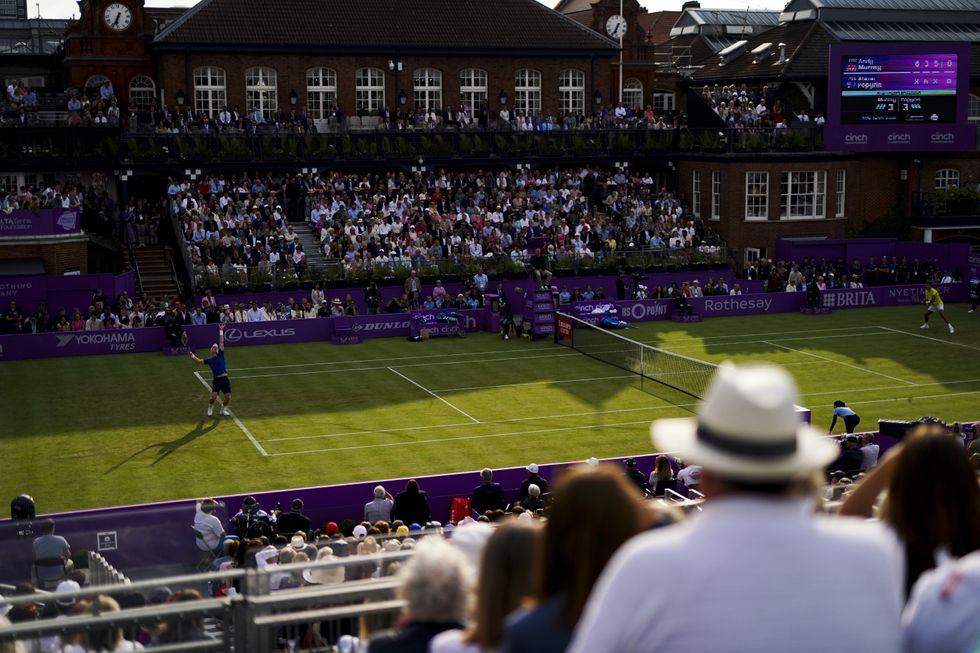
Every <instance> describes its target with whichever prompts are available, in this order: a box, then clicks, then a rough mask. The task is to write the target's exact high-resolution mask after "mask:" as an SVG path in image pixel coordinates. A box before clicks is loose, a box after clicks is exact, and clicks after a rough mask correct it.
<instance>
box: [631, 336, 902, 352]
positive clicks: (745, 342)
mask: <svg viewBox="0 0 980 653" xmlns="http://www.w3.org/2000/svg"><path fill="white" fill-rule="evenodd" d="M887 335H891V334H888V333H880V332H872V333H845V334H843V335H837V336H799V337H796V338H770V339H768V340H740V341H738V342H718V343H710V342H709V343H702V344H701V345H678V346H677V347H670V346H663V347H657V349H663V350H664V351H674V350H678V349H697V348H699V347H702V346H705V345H706V346H708V347H728V346H729V345H754V344H765V343H770V342H791V341H794V340H806V341H810V340H829V339H832V338H864V337H866V336H887ZM643 344H645V345H650V346H652V347H656V345H653V344H652V343H651V342H644V343H643Z"/></svg>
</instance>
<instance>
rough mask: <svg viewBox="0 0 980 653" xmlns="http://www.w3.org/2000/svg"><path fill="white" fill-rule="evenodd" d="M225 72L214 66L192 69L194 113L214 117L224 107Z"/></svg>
mask: <svg viewBox="0 0 980 653" xmlns="http://www.w3.org/2000/svg"><path fill="white" fill-rule="evenodd" d="M227 103H228V101H227V100H226V99H225V71H224V70H223V69H222V68H217V67H215V66H201V67H200V68H195V69H194V111H195V112H197V113H199V114H206V115H208V116H210V117H212V118H213V117H215V116H217V115H218V112H219V111H221V109H223V108H224V107H225V105H226V104H227Z"/></svg>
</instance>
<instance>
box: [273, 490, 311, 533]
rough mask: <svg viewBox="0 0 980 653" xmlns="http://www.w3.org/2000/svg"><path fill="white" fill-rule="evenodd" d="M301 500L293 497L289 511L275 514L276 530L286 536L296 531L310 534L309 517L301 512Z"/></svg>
mask: <svg viewBox="0 0 980 653" xmlns="http://www.w3.org/2000/svg"><path fill="white" fill-rule="evenodd" d="M303 505H304V504H303V500H302V499H299V498H296V499H293V500H292V502H291V503H290V505H289V508H290V510H289V512H281V513H279V515H277V516H276V532H277V533H279V534H280V535H285V536H286V537H292V536H293V535H295V534H296V533H302V534H303V535H305V536H306V537H309V536H310V518H309V517H307V516H306V515H304V514H303Z"/></svg>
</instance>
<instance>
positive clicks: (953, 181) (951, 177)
mask: <svg viewBox="0 0 980 653" xmlns="http://www.w3.org/2000/svg"><path fill="white" fill-rule="evenodd" d="M959 185H960V171H959V170H956V169H954V168H941V169H939V170H937V171H936V190H949V189H950V188H956V187H957V186H959Z"/></svg>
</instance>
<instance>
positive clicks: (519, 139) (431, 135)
mask: <svg viewBox="0 0 980 653" xmlns="http://www.w3.org/2000/svg"><path fill="white" fill-rule="evenodd" d="M822 147H823V135H822V132H821V131H820V130H819V129H816V128H810V129H794V128H790V129H725V128H723V129H686V128H682V129H653V128H645V129H619V128H606V129H571V130H555V131H540V132H531V131H513V130H451V129H443V130H398V131H384V130H370V131H350V132H331V133H320V134H317V133H296V132H295V131H294V130H276V129H275V128H268V129H265V130H260V131H257V132H245V133H243V132H241V131H238V132H228V133H214V134H204V133H201V132H199V131H196V130H190V131H187V132H182V133H145V132H129V131H125V130H123V129H121V128H118V127H101V128H100V127H76V128H70V127H16V128H9V129H5V130H3V138H2V139H0V165H3V166H4V167H6V168H7V169H18V170H33V169H42V170H48V171H50V170H57V169H77V168H105V167H115V166H119V165H126V166H138V167H143V168H152V167H159V166H169V165H191V164H193V165H195V166H198V167H200V166H205V167H206V166H208V165H212V164H222V165H227V164H230V163H232V164H233V163H236V162H237V163H241V164H243V165H245V164H247V165H252V164H254V163H265V164H276V163H280V164H292V165H295V164H304V163H305V164H311V165H317V164H335V163H338V164H347V165H348V166H350V165H355V166H359V167H374V166H382V165H384V166H391V165H392V164H395V165H403V166H405V167H411V166H414V165H420V166H421V165H425V164H427V163H430V162H432V163H435V162H439V161H446V162H449V161H454V162H462V161H471V162H473V163H479V164H488V163H494V162H499V163H503V164H510V163H520V162H529V161H540V162H549V163H550V162H561V161H567V160H568V158H569V157H574V158H575V159H576V160H578V161H583V160H587V161H593V162H596V163H603V162H605V163H614V162H617V161H629V160H634V159H638V158H643V157H648V156H667V155H677V154H687V153H704V154H749V153H765V152H773V153H785V152H815V151H820V150H821V149H822Z"/></svg>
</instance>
